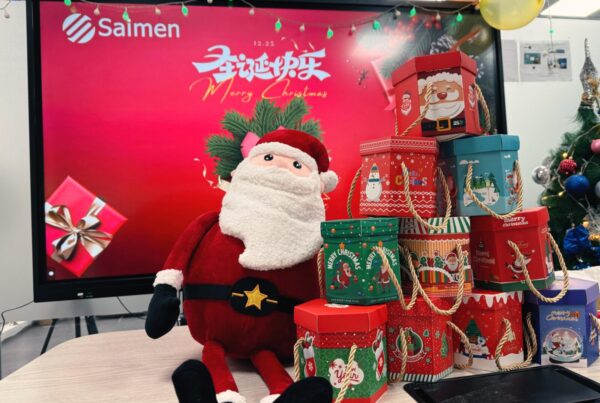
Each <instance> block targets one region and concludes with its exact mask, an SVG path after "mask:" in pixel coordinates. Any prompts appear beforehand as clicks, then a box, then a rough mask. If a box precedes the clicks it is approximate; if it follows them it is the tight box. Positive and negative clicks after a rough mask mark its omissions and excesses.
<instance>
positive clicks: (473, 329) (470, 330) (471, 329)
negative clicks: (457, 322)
mask: <svg viewBox="0 0 600 403" xmlns="http://www.w3.org/2000/svg"><path fill="white" fill-rule="evenodd" d="M465 333H466V334H467V337H469V341H470V342H471V343H473V344H476V343H477V338H479V337H481V330H479V327H478V326H477V323H475V320H474V319H471V320H470V321H469V324H468V325H467V328H466V329H465Z"/></svg>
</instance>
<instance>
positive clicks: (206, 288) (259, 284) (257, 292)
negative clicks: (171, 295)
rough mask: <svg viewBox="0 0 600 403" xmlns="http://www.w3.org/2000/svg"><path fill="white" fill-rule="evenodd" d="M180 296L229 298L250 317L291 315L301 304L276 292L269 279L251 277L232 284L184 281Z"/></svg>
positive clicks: (236, 308) (235, 306) (231, 303)
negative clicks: (282, 313)
mask: <svg viewBox="0 0 600 403" xmlns="http://www.w3.org/2000/svg"><path fill="white" fill-rule="evenodd" d="M183 298H184V299H186V300H194V299H201V300H217V301H229V303H230V305H231V307H232V308H233V309H235V310H236V311H237V312H239V313H242V314H245V315H252V316H266V315H269V314H270V313H272V312H274V311H279V312H284V313H289V314H293V313H294V306H296V305H298V304H300V303H301V301H298V300H295V299H292V298H287V297H283V296H281V295H279V293H278V292H277V288H276V287H275V285H274V284H273V283H271V282H270V281H267V280H263V279H259V278H253V277H246V278H243V279H240V280H238V281H237V282H236V283H235V284H233V285H226V284H203V283H200V284H186V285H185V286H183Z"/></svg>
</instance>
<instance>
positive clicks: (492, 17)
mask: <svg viewBox="0 0 600 403" xmlns="http://www.w3.org/2000/svg"><path fill="white" fill-rule="evenodd" d="M542 8H544V0H481V1H480V2H479V10H480V11H481V16H482V17H483V19H484V20H485V21H486V22H487V23H488V24H490V25H491V26H492V27H494V28H496V29H504V30H509V29H517V28H521V27H524V26H525V25H527V24H529V23H530V22H531V21H533V20H534V19H535V17H537V16H538V15H539V14H540V11H542Z"/></svg>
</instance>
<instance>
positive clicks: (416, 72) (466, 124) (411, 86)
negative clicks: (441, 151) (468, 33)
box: [392, 52, 482, 140]
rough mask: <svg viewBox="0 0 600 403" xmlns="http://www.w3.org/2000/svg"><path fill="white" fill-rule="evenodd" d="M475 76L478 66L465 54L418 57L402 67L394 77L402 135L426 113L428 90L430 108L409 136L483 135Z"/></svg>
mask: <svg viewBox="0 0 600 403" xmlns="http://www.w3.org/2000/svg"><path fill="white" fill-rule="evenodd" d="M476 74H477V63H476V62H475V61H474V60H473V59H471V58H470V57H468V56H467V55H465V54H464V53H462V52H447V53H439V54H436V55H427V56H418V57H415V58H413V59H410V60H409V61H408V62H406V63H405V64H403V65H402V66H401V67H400V68H398V69H397V70H396V71H394V73H393V74H392V81H393V83H394V91H395V93H396V120H397V124H398V132H399V133H402V132H403V131H404V130H405V129H406V128H407V127H409V126H410V125H411V124H412V123H413V122H414V121H415V120H416V119H417V118H418V116H419V114H421V113H422V112H423V111H424V110H425V108H426V105H425V104H426V101H425V100H426V94H427V88H428V86H429V87H431V89H430V91H431V99H430V103H429V107H428V108H427V112H426V113H425V117H424V119H423V120H422V121H421V124H419V125H417V126H415V128H414V129H412V130H411V131H410V132H409V133H408V135H409V136H426V137H432V136H434V137H436V138H437V139H438V140H449V139H453V138H458V137H462V136H464V135H465V134H471V135H476V134H481V132H482V129H481V126H480V124H479V109H478V105H477V101H478V99H477V91H476V89H475V85H476V84H475V76H476Z"/></svg>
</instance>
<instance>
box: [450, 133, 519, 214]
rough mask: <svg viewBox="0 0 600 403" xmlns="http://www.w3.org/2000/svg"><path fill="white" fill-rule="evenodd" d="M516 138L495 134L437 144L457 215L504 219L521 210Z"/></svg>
mask: <svg viewBox="0 0 600 403" xmlns="http://www.w3.org/2000/svg"><path fill="white" fill-rule="evenodd" d="M518 151H519V137H517V136H509V135H504V134H503V135H500V134H495V135H491V136H481V137H472V138H465V139H459V140H453V141H450V142H447V143H444V144H442V145H441V146H440V159H439V167H440V168H441V169H442V171H443V172H444V175H445V176H446V182H447V183H448V187H449V188H450V195H451V196H452V206H453V209H452V214H453V215H456V216H470V217H472V216H482V215H488V214H490V215H494V216H495V217H496V218H498V219H501V218H506V217H508V216H510V215H511V214H514V213H515V212H516V211H519V210H521V209H522V198H523V197H522V186H521V180H520V178H521V177H520V170H519V164H518Z"/></svg>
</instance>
